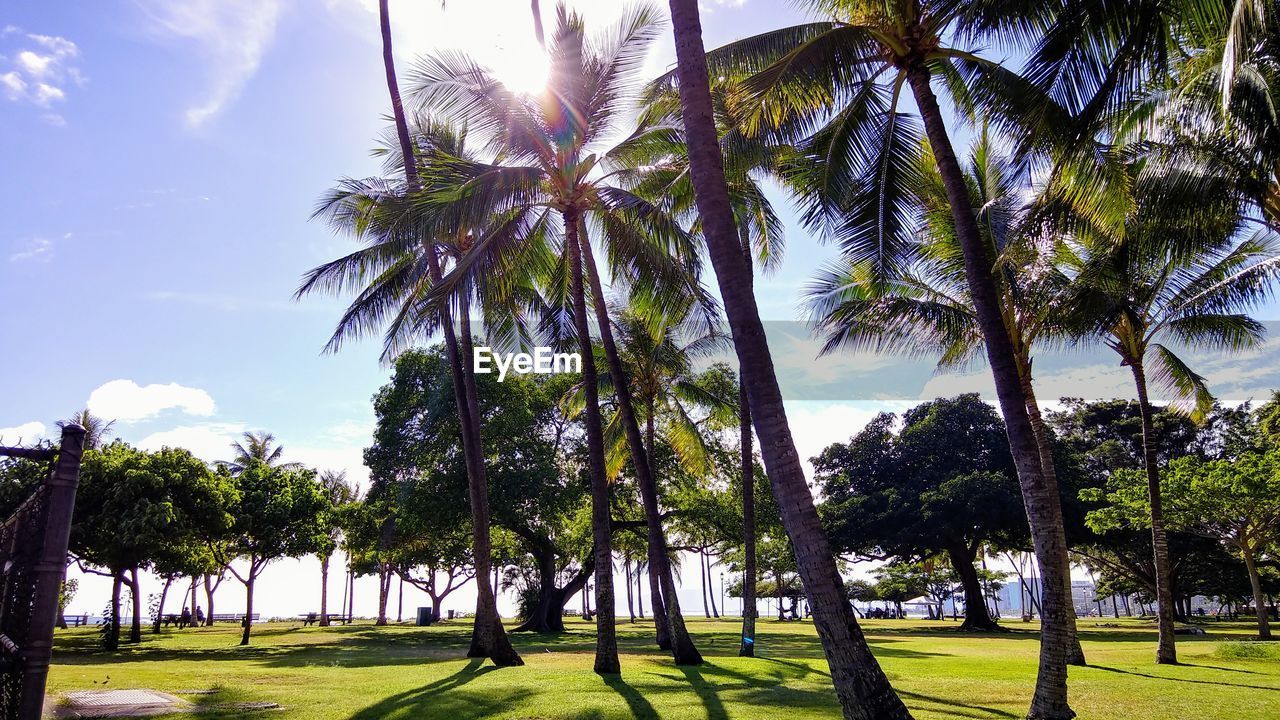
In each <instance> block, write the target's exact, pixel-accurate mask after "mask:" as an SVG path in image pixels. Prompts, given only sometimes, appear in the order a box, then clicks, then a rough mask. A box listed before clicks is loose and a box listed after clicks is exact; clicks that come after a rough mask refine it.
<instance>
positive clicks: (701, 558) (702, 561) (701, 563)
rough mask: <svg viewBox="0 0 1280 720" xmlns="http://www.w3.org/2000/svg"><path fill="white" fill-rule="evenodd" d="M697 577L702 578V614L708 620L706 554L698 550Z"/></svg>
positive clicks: (709, 612) (709, 609) (709, 614)
mask: <svg viewBox="0 0 1280 720" xmlns="http://www.w3.org/2000/svg"><path fill="white" fill-rule="evenodd" d="M698 575H699V576H700V577H701V578H702V614H703V615H705V616H706V618H707V619H708V620H710V619H711V604H710V603H709V602H708V601H707V598H709V597H711V593H710V592H709V591H708V589H707V554H706V553H705V552H704V551H703V550H702V549H701V548H699V549H698Z"/></svg>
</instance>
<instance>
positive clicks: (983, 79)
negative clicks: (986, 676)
mask: <svg viewBox="0 0 1280 720" xmlns="http://www.w3.org/2000/svg"><path fill="white" fill-rule="evenodd" d="M812 5H814V6H815V7H816V8H817V9H818V10H819V11H821V12H823V13H824V14H826V15H828V16H831V17H833V18H834V19H832V20H830V21H827V22H816V23H809V24H806V25H800V26H797V27H792V28H784V29H782V30H776V31H772V32H767V33H764V34H761V35H757V36H755V37H752V38H747V39H744V40H739V41H737V42H735V43H732V44H730V45H728V46H725V47H723V48H720V49H718V50H716V51H714V52H713V53H712V54H711V56H710V58H709V59H710V61H711V67H712V69H713V70H714V71H715V72H716V73H717V74H724V73H727V74H730V75H747V77H746V78H745V79H744V80H743V83H744V86H745V87H746V88H747V89H748V90H749V91H751V93H752V95H751V98H750V99H751V102H752V104H753V105H754V106H755V110H754V111H753V112H754V126H755V127H756V128H758V130H757V131H758V132H761V133H766V134H777V135H780V136H782V137H784V138H787V139H795V140H796V141H797V142H798V143H799V149H800V150H801V151H802V152H803V153H804V154H805V155H806V156H807V162H803V163H797V164H796V166H795V168H794V170H793V172H792V173H791V184H792V186H793V189H794V190H795V191H796V192H797V193H798V195H799V197H800V198H801V201H802V202H803V203H805V208H806V215H805V219H806V220H807V221H808V222H810V224H812V225H815V226H817V227H822V228H823V229H824V230H825V231H826V232H827V234H828V235H829V236H831V237H832V238H833V239H835V240H836V241H838V242H839V243H840V245H841V246H842V248H843V250H844V252H845V254H846V255H847V256H851V257H857V258H866V259H870V260H873V261H874V263H875V269H876V271H877V272H878V273H883V274H889V273H891V272H892V270H893V268H892V263H894V262H901V261H902V260H904V259H906V258H907V257H908V256H906V255H904V254H903V252H902V250H903V249H905V247H906V246H907V244H908V240H909V232H908V230H909V227H908V224H907V223H906V222H905V221H906V218H904V217H902V216H901V215H896V214H894V212H893V209H894V208H895V207H900V206H901V203H900V202H898V200H899V198H900V197H901V196H902V195H903V194H904V193H905V192H906V189H907V187H909V185H910V183H911V177H910V170H911V165H910V163H909V161H908V160H909V157H910V153H911V151H912V149H913V148H915V147H917V146H918V145H919V143H920V142H921V140H922V138H921V132H920V130H921V127H920V125H923V139H927V142H928V144H929V146H930V148H931V150H932V153H933V156H934V159H935V161H936V164H937V169H938V173H939V175H940V176H941V179H942V183H943V188H944V190H945V193H946V196H947V201H948V205H949V206H950V212H951V214H952V219H953V221H954V223H955V227H956V236H957V240H958V244H959V247H960V249H961V251H962V258H963V261H964V268H965V280H966V284H967V285H968V287H969V296H970V298H971V300H972V301H973V304H974V310H975V315H976V318H977V321H978V327H979V329H980V330H981V332H982V337H983V340H984V344H985V350H986V356H987V362H988V365H989V366H990V367H991V372H992V376H993V379H994V381H995V386H996V395H997V398H998V400H999V404H1000V410H1001V414H1002V415H1003V416H1004V418H1005V422H1006V429H1007V432H1008V436H1009V444H1010V450H1011V452H1012V455H1013V458H1014V463H1015V466H1016V467H1017V471H1018V480H1019V484H1020V486H1021V489H1022V496H1023V501H1024V504H1025V506H1026V509H1027V517H1028V519H1029V522H1030V525H1031V534H1032V541H1033V545H1034V547H1035V551H1036V555H1037V557H1038V559H1039V561H1040V565H1041V567H1042V568H1043V569H1044V572H1045V573H1047V574H1048V577H1047V578H1046V583H1045V590H1046V592H1045V599H1044V615H1043V622H1042V626H1041V646H1040V666H1039V672H1038V673H1037V677H1036V689H1035V693H1034V695H1033V698H1032V706H1031V709H1030V712H1029V715H1030V717H1034V718H1069V717H1073V716H1074V713H1073V712H1072V711H1071V708H1070V706H1069V704H1068V702H1067V671H1066V666H1067V659H1068V655H1069V653H1070V650H1071V647H1072V645H1073V642H1072V633H1071V626H1072V618H1071V611H1070V597H1069V595H1068V593H1067V590H1066V588H1067V587H1068V582H1069V580H1068V579H1067V578H1065V577H1063V574H1064V572H1065V571H1066V568H1067V567H1069V560H1068V559H1067V545H1066V536H1065V533H1064V531H1063V527H1062V523H1061V518H1060V516H1059V514H1058V513H1055V512H1054V509H1055V506H1056V505H1057V499H1056V497H1055V496H1054V495H1053V494H1052V493H1051V492H1050V490H1049V488H1048V485H1047V483H1046V482H1045V479H1044V472H1043V469H1042V467H1041V461H1040V453H1039V450H1038V448H1037V445H1036V442H1035V433H1034V432H1033V430H1032V428H1031V423H1030V419H1029V417H1028V415H1027V402H1026V397H1025V394H1024V392H1023V388H1022V382H1021V378H1020V377H1019V373H1018V367H1017V361H1016V355H1015V352H1014V348H1013V344H1012V341H1011V340H1010V338H1009V334H1008V332H1007V330H1006V328H1005V323H1004V319H1003V316H1002V313H1001V306H1000V301H999V293H998V291H997V289H996V282H995V278H994V276H993V273H992V265H993V261H994V258H992V257H991V256H990V255H989V254H988V252H987V247H986V245H985V244H984V243H983V241H982V233H981V228H980V227H979V225H978V221H977V218H976V217H975V215H974V213H973V204H972V200H971V198H970V197H969V193H968V187H967V185H966V183H965V179H964V171H963V168H962V167H961V165H960V162H959V161H958V159H957V158H956V154H955V150H954V148H953V147H952V144H951V138H950V135H949V132H948V129H947V126H946V123H945V119H944V114H943V110H942V107H941V105H940V103H939V100H938V96H937V94H936V93H935V92H934V87H933V86H934V81H935V80H937V81H939V82H940V83H941V85H942V87H943V88H945V89H946V90H947V91H948V93H949V95H950V97H951V100H952V101H953V104H954V105H955V106H956V107H957V108H958V109H959V110H960V111H961V112H962V113H968V114H974V113H975V112H976V110H977V108H978V107H979V105H983V106H986V108H987V109H988V110H989V111H991V112H995V113H998V114H999V117H1001V118H1002V119H1021V117H1020V116H1021V115H1023V114H1035V115H1036V116H1037V117H1041V116H1043V115H1045V108H1047V107H1050V105H1051V103H1050V101H1049V99H1048V98H1046V97H1044V95H1043V93H1039V92H1037V91H1036V88H1035V87H1034V86H1032V85H1031V84H1029V83H1027V82H1025V81H1023V80H1021V79H1020V78H1019V77H1018V76H1017V75H1015V74H1014V73H1012V72H1010V71H1008V70H1007V69H1006V68H1004V67H1003V66H1001V65H1000V63H998V62H993V61H991V60H988V59H986V58H984V57H982V56H981V54H980V52H979V44H980V43H985V42H988V41H991V42H1002V41H1005V40H1012V39H1015V38H1011V37H1010V33H1009V32H1007V28H1009V27H1010V26H1013V27H1021V25H1020V24H1019V20H1018V18H1017V17H1016V16H1013V15H1011V14H1010V7H1009V6H1010V4H1008V3H1003V2H973V3H957V2H949V1H947V0H890V1H889V2H873V1H871V0H816V1H815V2H813V3H812ZM1014 5H1018V6H1019V7H1018V8H1017V11H1022V8H1021V5H1022V4H1020V3H1014ZM1023 20H1027V19H1026V18H1023ZM1001 31H1005V32H1001ZM904 90H905V91H908V92H910V94H911V96H912V98H913V99H914V100H915V105H916V108H917V109H918V111H919V120H920V122H919V124H917V121H916V119H915V118H914V117H913V116H911V115H908V114H907V113H905V112H904V111H903V110H902V107H901V103H902V102H903V100H904ZM1011 108H1012V110H1011Z"/></svg>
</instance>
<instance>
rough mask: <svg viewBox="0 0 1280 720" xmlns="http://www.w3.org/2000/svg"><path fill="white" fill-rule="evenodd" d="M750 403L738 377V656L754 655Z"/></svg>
mask: <svg viewBox="0 0 1280 720" xmlns="http://www.w3.org/2000/svg"><path fill="white" fill-rule="evenodd" d="M751 440H752V437H751V406H750V404H749V401H748V399H747V385H746V383H744V382H743V381H742V378H738V445H739V454H740V459H741V463H742V468H741V474H742V644H741V646H739V648H738V655H739V656H740V657H755V655H756V482H755V480H756V478H755V474H756V473H755V453H754V452H753V451H752V449H751Z"/></svg>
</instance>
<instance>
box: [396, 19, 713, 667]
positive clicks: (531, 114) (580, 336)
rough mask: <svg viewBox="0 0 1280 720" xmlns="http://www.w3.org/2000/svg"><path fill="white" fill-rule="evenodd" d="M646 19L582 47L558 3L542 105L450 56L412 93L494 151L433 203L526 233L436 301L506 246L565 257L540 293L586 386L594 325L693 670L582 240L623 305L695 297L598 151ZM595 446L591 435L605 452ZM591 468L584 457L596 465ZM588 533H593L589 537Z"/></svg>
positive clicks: (665, 230)
mask: <svg viewBox="0 0 1280 720" xmlns="http://www.w3.org/2000/svg"><path fill="white" fill-rule="evenodd" d="M657 22H658V19H657V15H656V13H655V12H654V11H653V10H652V9H650V8H647V7H644V6H640V7H637V8H636V9H633V10H632V11H631V12H630V13H629V14H628V16H627V17H625V18H624V19H623V20H622V21H621V22H620V23H619V25H618V26H617V28H616V29H615V30H614V32H613V33H612V34H611V35H610V36H608V37H604V38H602V39H600V40H598V41H589V40H588V39H587V37H586V33H585V29H584V26H583V22H582V20H581V18H579V17H578V16H577V15H574V14H572V13H570V12H569V11H568V10H566V9H565V8H564V7H563V6H561V7H560V8H559V9H558V12H557V24H556V28H555V31H554V32H553V33H552V38H551V42H550V43H549V53H550V57H551V70H552V72H551V78H550V81H549V87H548V89H547V91H546V92H545V93H544V94H542V96H540V97H538V98H533V97H528V96H522V95H516V94H513V93H511V92H510V91H508V90H507V89H506V88H505V87H504V86H503V85H502V84H501V83H500V82H498V81H496V80H495V79H494V78H493V77H492V76H491V74H490V73H489V71H488V70H487V69H485V68H483V67H480V66H479V65H477V64H476V63H474V62H473V61H472V60H470V59H469V58H467V57H465V56H460V55H453V54H442V55H438V56H435V57H432V58H429V59H427V60H426V61H424V62H422V63H420V64H419V66H418V67H417V69H416V71H415V74H416V88H415V92H414V95H415V98H416V99H417V100H418V101H419V102H420V103H421V104H422V105H423V106H424V107H431V108H432V109H433V110H435V111H436V112H439V113H441V114H443V115H445V116H449V117H451V118H454V119H455V120H457V121H459V122H464V123H466V124H467V125H468V126H469V127H472V128H474V129H475V131H476V132H478V133H481V134H484V135H486V136H488V137H489V139H490V144H491V146H492V147H491V150H492V151H493V153H494V155H495V157H497V158H499V160H497V161H495V162H491V163H480V162H467V161H464V160H462V159H459V158H449V159H445V158H440V162H441V164H448V163H452V165H453V169H454V180H453V183H452V184H453V187H454V190H453V191H452V192H449V191H448V190H447V189H446V188H445V187H444V186H441V187H440V188H439V191H438V193H437V201H438V202H445V203H451V204H462V205H467V204H470V203H473V202H474V203H477V207H479V208H483V209H484V211H485V212H492V209H493V208H494V207H498V208H500V209H501V210H500V212H503V213H509V214H510V215H511V216H512V217H513V218H517V217H518V218H522V220H521V221H520V222H521V223H523V225H524V227H525V228H527V232H525V233H524V234H523V235H520V236H518V237H517V236H512V235H509V234H508V235H501V234H497V233H494V234H490V235H486V236H485V237H482V238H479V239H478V240H477V241H476V242H475V244H474V245H473V246H472V248H471V249H470V251H469V252H468V253H467V254H466V256H464V257H463V259H462V260H460V261H459V263H458V265H457V267H456V269H455V272H453V273H451V274H450V277H448V278H446V279H445V282H444V284H443V285H442V286H441V288H440V291H441V292H445V291H447V290H448V289H449V287H450V286H451V283H456V282H461V280H462V279H463V278H465V277H468V276H469V275H471V274H473V273H474V272H475V264H476V263H477V262H479V261H480V260H481V259H482V258H485V257H489V256H492V255H493V254H494V253H499V252H502V251H503V248H504V247H505V246H508V245H510V244H511V243H513V242H519V243H527V242H532V241H535V240H537V241H539V242H546V241H551V242H559V243H560V244H561V245H562V247H563V250H564V252H563V253H562V254H561V255H560V257H559V258H558V260H557V262H556V265H555V266H554V267H553V268H552V269H551V271H550V272H549V273H547V275H548V279H549V280H550V281H551V282H552V284H553V285H554V287H553V288H551V289H549V291H548V292H549V294H550V295H553V296H555V295H559V299H556V300H555V303H554V304H563V305H564V306H567V307H565V310H564V311H563V315H565V316H571V317H572V320H573V326H574V331H575V333H576V335H577V340H578V343H579V348H580V350H581V355H582V360H583V372H584V374H585V375H586V377H587V378H591V377H593V371H594V369H595V367H596V364H595V358H594V338H593V335H592V334H591V332H590V330H591V327H590V321H591V320H592V319H594V320H595V324H596V329H597V331H598V333H599V342H600V346H601V348H602V350H603V356H604V359H605V361H606V365H607V366H608V373H609V376H610V377H611V379H612V381H613V387H614V390H615V394H616V400H617V406H618V416H619V421H620V422H621V424H622V428H623V430H624V433H625V435H626V438H627V445H628V449H629V454H630V456H631V461H632V468H633V471H634V472H635V474H636V479H637V485H638V486H639V489H640V492H641V499H642V501H643V504H644V508H645V514H646V519H647V522H648V526H649V543H650V551H649V552H650V554H651V557H650V567H651V568H652V569H654V570H655V571H656V572H657V575H658V577H659V579H660V581H661V583H662V586H663V599H664V610H665V613H666V617H667V622H668V626H669V628H670V631H671V637H670V643H671V646H670V647H671V650H672V653H673V655H674V657H675V659H676V662H677V663H679V664H696V663H699V662H701V656H700V655H699V654H698V651H697V648H696V647H695V646H694V645H693V642H692V639H691V638H690V636H689V634H688V631H687V630H686V629H685V627H684V620H683V616H682V614H681V612H680V607H679V601H678V598H677V596H676V586H675V582H674V579H673V577H672V575H671V571H670V568H669V563H668V562H667V561H666V560H665V558H666V539H665V536H664V534H663V530H662V523H661V514H660V511H659V507H658V496H657V489H656V485H655V483H654V481H653V476H652V472H651V470H650V468H649V463H648V460H647V458H646V457H645V454H644V445H643V440H642V436H641V432H640V428H639V424H638V421H637V414H636V410H635V406H634V403H633V402H632V398H631V395H630V389H629V384H628V383H627V382H626V378H625V373H624V370H623V367H622V364H621V360H620V355H619V352H618V348H617V344H616V343H615V341H614V338H613V333H612V329H611V326H610V322H609V317H608V306H607V304H606V302H605V297H604V290H603V285H602V283H601V279H600V273H599V271H598V269H597V264H596V261H595V256H594V251H593V248H592V245H593V243H592V237H591V236H594V237H596V238H598V239H599V241H600V242H601V245H602V247H603V249H604V251H605V254H606V256H607V257H608V259H609V267H610V270H611V271H612V281H613V283H614V285H615V286H625V287H626V289H627V291H628V294H629V295H630V296H631V297H632V298H633V301H635V302H642V303H645V304H647V305H648V306H649V307H652V308H653V311H654V312H658V313H661V312H662V311H663V310H664V309H665V308H666V307H668V306H669V305H670V304H671V302H672V299H673V298H675V297H680V296H683V295H685V294H686V291H688V292H696V284H695V283H694V281H693V280H692V279H691V278H690V277H689V273H688V271H687V270H686V269H685V265H684V263H685V262H689V263H692V262H693V260H692V257H693V254H692V251H691V249H690V247H689V239H688V235H687V234H686V233H685V232H684V231H683V230H681V228H680V227H679V225H677V224H676V223H675V222H674V221H673V220H672V219H671V218H670V217H669V216H668V215H667V214H665V213H663V212H662V211H661V210H660V209H659V208H657V207H656V206H654V205H653V204H651V203H648V202H646V201H644V200H643V199H641V198H640V197H639V196H638V195H636V194H635V193H632V192H630V191H628V190H626V189H625V188H623V187H621V186H619V185H618V184H615V183H613V182H611V179H612V177H613V176H614V175H615V174H616V169H614V168H613V164H614V162H615V159H616V157H617V156H616V155H615V154H614V153H612V152H611V150H610V149H609V148H608V146H605V145H604V144H603V143H604V141H605V140H607V139H608V137H609V135H610V133H611V131H612V130H613V129H614V128H615V127H616V125H617V123H618V122H619V120H620V119H621V118H622V110H623V109H624V108H625V104H626V101H627V100H628V98H629V95H630V93H629V86H630V85H631V83H632V81H633V76H634V72H635V70H636V69H638V66H639V62H640V60H641V59H642V58H643V57H644V54H645V52H646V51H647V49H648V47H649V45H650V43H651V41H652V39H653V37H654V35H655V34H656V32H657ZM624 145H625V143H624ZM610 170H614V172H610ZM539 237H540V239H539ZM673 256H675V257H673ZM677 258H681V259H683V262H682V260H681V259H677ZM511 270H512V272H515V270H516V269H515V268H511ZM544 270H545V269H544ZM579 274H581V277H579ZM566 278H567V280H568V282H567V283H566V282H565V279H566ZM566 285H567V287H566ZM579 292H581V295H580V294H579ZM589 312H590V313H592V314H591V315H588V314H587V313H589ZM586 394H587V395H588V397H587V402H586V405H585V410H586V421H587V427H588V433H589V435H588V446H589V448H592V447H594V445H595V441H594V440H592V435H593V434H594V433H595V430H594V429H593V426H594V425H596V424H597V423H598V422H600V419H599V418H598V417H597V414H598V408H596V407H594V406H595V405H596V402H595V401H593V398H592V396H593V395H596V396H598V389H597V388H594V387H593V384H592V383H590V382H588V383H586ZM595 399H596V400H598V397H596V398H595ZM603 442H604V441H603V434H601V438H600V450H601V452H602V453H603V450H604V447H603ZM592 454H593V455H594V450H592ZM596 460H597V459H596V458H594V457H593V458H592V462H593V463H595V462H596ZM598 460H599V461H600V470H601V472H600V473H596V471H595V468H594V465H593V468H592V482H594V483H597V484H598V485H600V487H599V488H597V489H596V490H593V496H595V497H598V498H599V499H600V500H601V501H603V500H604V499H606V497H607V491H608V488H607V478H605V477H604V475H603V470H604V464H603V461H604V459H603V455H601V457H600V458H598ZM597 519H598V521H599V522H600V523H603V522H605V521H607V513H606V511H605V509H604V508H603V507H601V508H600V511H599V516H598V518H597ZM597 532H601V530H600V529H599V528H598V529H597ZM607 540H608V538H607V536H602V537H599V538H598V539H597V543H596V552H597V553H598V554H599V555H600V557H599V559H598V562H597V563H596V573H597V576H598V577H597V580H596V592H597V595H598V602H597V605H598V607H599V610H600V612H599V619H598V623H600V624H601V627H600V632H599V635H600V637H599V638H598V643H600V645H599V646H598V649H599V650H601V651H602V652H603V650H604V649H605V648H606V647H609V646H610V643H609V641H608V640H607V637H609V636H611V633H612V626H613V622H614V620H613V617H612V610H611V607H612V602H613V600H612V594H611V593H612V589H611V586H612V577H611V573H610V568H611V567H612V562H611V560H610V555H609V552H608V550H609V546H608V544H607ZM604 625H608V626H609V627H608V628H605V627H604ZM601 658H602V656H598V658H597V666H598V668H602V669H601V671H602V672H611V671H612V670H611V669H609V665H610V663H609V662H608V661H604V660H602V659H601Z"/></svg>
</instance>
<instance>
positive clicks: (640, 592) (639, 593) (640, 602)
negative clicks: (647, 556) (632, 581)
mask: <svg viewBox="0 0 1280 720" xmlns="http://www.w3.org/2000/svg"><path fill="white" fill-rule="evenodd" d="M642 572H644V568H641V567H640V563H639V562H636V610H637V611H639V614H640V619H641V620H643V619H644V589H643V588H642V587H641V585H640V573H642ZM645 574H646V575H648V573H645Z"/></svg>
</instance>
